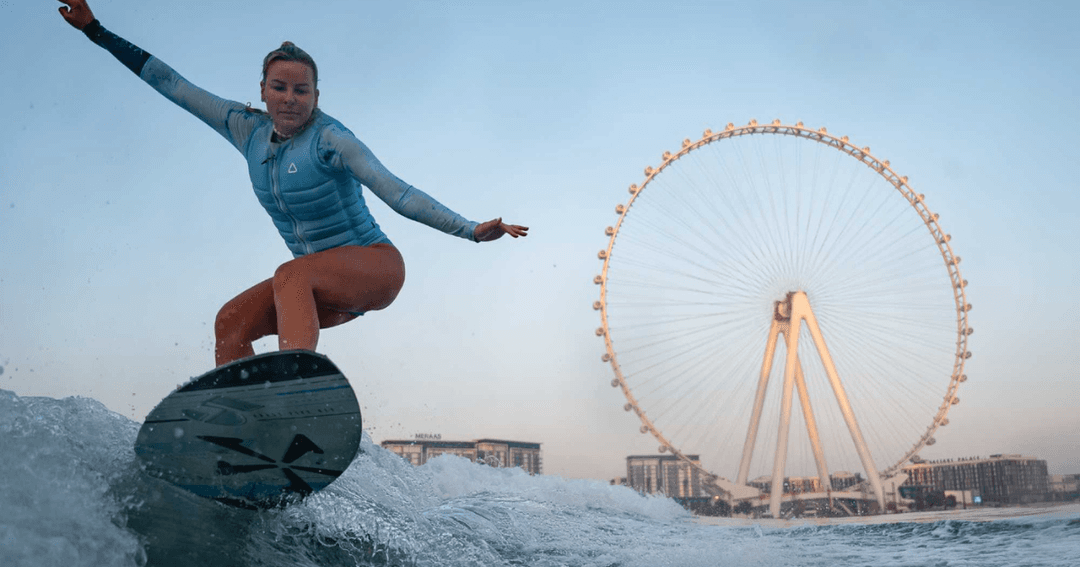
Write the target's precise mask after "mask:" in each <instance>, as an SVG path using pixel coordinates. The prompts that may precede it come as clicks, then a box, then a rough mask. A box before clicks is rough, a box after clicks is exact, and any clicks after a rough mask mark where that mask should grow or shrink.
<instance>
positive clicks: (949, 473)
mask: <svg viewBox="0 0 1080 567" xmlns="http://www.w3.org/2000/svg"><path fill="white" fill-rule="evenodd" d="M903 472H904V473H906V474H907V475H908V479H907V481H906V482H904V484H903V486H929V487H934V488H937V489H939V490H970V491H972V493H973V494H974V495H976V496H980V497H981V499H982V501H983V502H995V503H1000V504H1022V503H1025V502H1040V501H1043V500H1045V499H1046V498H1047V496H1048V491H1049V475H1047V472H1046V461H1043V460H1039V459H1036V458H1034V457H1024V456H1021V455H990V457H989V458H982V457H970V458H967V459H956V460H953V459H948V460H942V461H927V462H922V463H915V464H911V465H908V466H905V467H904V468H903Z"/></svg>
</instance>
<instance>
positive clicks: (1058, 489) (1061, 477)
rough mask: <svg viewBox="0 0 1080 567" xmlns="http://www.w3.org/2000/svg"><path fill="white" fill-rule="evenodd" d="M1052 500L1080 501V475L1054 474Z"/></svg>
mask: <svg viewBox="0 0 1080 567" xmlns="http://www.w3.org/2000/svg"><path fill="white" fill-rule="evenodd" d="M1049 491H1050V500H1080V474H1052V475H1050V480H1049Z"/></svg>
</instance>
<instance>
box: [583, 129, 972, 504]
mask: <svg viewBox="0 0 1080 567" xmlns="http://www.w3.org/2000/svg"><path fill="white" fill-rule="evenodd" d="M615 212H616V213H617V215H618V219H617V220H616V222H615V223H614V225H613V226H609V227H608V228H607V229H606V232H605V233H606V235H607V236H608V237H609V239H608V244H607V248H605V249H603V250H601V251H600V253H599V257H600V259H601V260H603V270H602V272H601V274H600V275H598V276H596V278H595V279H594V282H595V283H596V284H598V285H599V286H600V299H599V301H596V302H595V303H594V304H593V307H594V309H596V310H598V311H599V312H600V317H601V322H602V324H601V326H600V327H599V328H598V329H597V330H596V333H597V335H599V336H601V337H603V339H604V342H605V345H606V349H607V352H606V353H604V355H603V360H604V361H605V362H608V363H610V365H611V367H612V369H613V371H614V373H615V378H614V379H613V380H612V381H611V384H612V386H614V387H618V388H621V389H622V392H623V394H624V395H625V397H626V400H627V402H626V405H625V406H624V408H625V409H626V410H627V411H632V412H635V413H636V414H637V416H638V417H639V418H640V420H641V428H640V430H641V433H644V434H652V435H653V436H654V437H655V438H656V439H657V440H658V441H659V442H660V446H659V450H660V451H661V452H668V453H672V454H674V455H676V456H678V457H679V458H682V459H684V460H686V461H688V462H691V463H692V464H694V466H697V467H699V468H700V469H701V470H702V471H703V472H704V473H706V475H707V477H708V478H711V479H713V480H714V481H715V482H716V484H717V486H720V487H721V488H722V489H724V490H726V491H728V493H729V494H730V493H733V492H734V491H735V490H736V489H737V488H739V487H745V486H746V485H748V484H750V483H752V482H753V481H755V480H758V481H761V480H762V479H766V480H769V481H771V482H773V484H772V485H771V486H779V482H780V481H782V479H783V478H785V477H789V476H792V477H793V476H799V475H805V476H807V477H811V478H813V477H816V478H818V479H819V480H820V482H821V484H822V485H824V486H829V485H830V484H831V481H830V480H829V478H830V475H832V474H834V473H836V474H839V473H840V472H841V471H843V472H846V473H849V476H850V475H851V474H854V473H858V474H860V475H864V478H865V480H867V481H868V482H869V485H870V487H871V489H872V490H871V492H872V493H874V494H876V499H877V500H878V501H879V502H880V503H882V504H883V496H882V486H881V479H882V478H889V477H891V476H893V475H895V474H896V473H898V472H899V471H900V468H901V467H902V466H904V465H905V464H906V463H908V462H909V461H917V460H918V459H919V456H918V453H919V451H920V450H921V449H922V448H923V447H925V446H928V445H933V444H934V442H935V438H934V435H935V432H936V431H937V430H938V428H939V427H942V426H945V425H947V424H948V418H947V414H948V412H949V409H950V408H951V407H952V406H953V405H955V404H957V403H959V401H960V400H959V397H958V396H957V389H958V386H959V384H960V383H962V382H964V381H965V380H966V379H967V376H966V375H965V374H964V363H965V361H966V360H967V359H968V358H970V356H971V353H970V352H969V351H968V336H969V335H970V334H971V333H972V329H971V327H970V326H968V312H969V311H970V309H971V305H970V304H969V303H968V302H967V299H966V294H965V286H966V285H967V282H966V281H965V280H964V279H963V278H962V277H961V274H960V268H959V265H960V257H959V256H957V255H955V254H954V253H953V249H952V246H951V244H950V240H951V237H950V236H949V235H948V234H946V233H945V232H944V231H943V230H942V228H941V226H940V224H939V222H938V215H937V214H935V213H933V212H931V211H930V210H929V208H928V207H927V205H926V202H925V199H924V196H923V195H921V194H918V193H916V192H915V191H914V190H913V189H912V188H911V186H910V185H909V184H908V181H907V178H906V177H901V176H899V175H898V174H896V173H895V172H894V171H893V169H892V167H891V166H890V164H889V162H888V161H882V160H879V159H877V158H876V157H874V156H872V155H871V154H870V149H869V148H866V147H864V148H859V147H857V146H855V145H853V144H851V143H850V142H849V141H848V138H847V137H846V136H844V137H836V136H833V135H830V134H828V133H827V132H826V130H825V128H821V129H818V130H812V129H810V128H806V127H804V126H803V124H802V123H801V122H799V123H797V124H795V125H794V126H790V125H783V124H781V123H780V122H779V121H774V122H772V123H771V124H769V125H762V124H758V123H757V122H756V121H751V122H750V123H749V124H748V125H746V126H741V127H736V126H734V125H732V124H728V125H727V127H726V128H725V129H724V130H723V131H720V132H712V131H711V130H706V131H705V133H704V135H703V137H702V138H701V139H699V140H698V141H696V142H693V141H691V140H689V139H687V140H684V141H683V143H682V147H681V148H680V149H679V150H678V151H677V152H674V153H672V152H665V153H664V154H663V158H662V162H661V163H660V165H659V166H658V167H647V168H645V178H644V181H642V182H641V184H640V185H636V184H635V185H631V186H630V196H629V200H628V201H627V202H626V203H625V204H620V205H618V206H617V207H616V208H615ZM800 432H802V433H800ZM690 455H694V456H696V457H698V458H697V459H691V458H690ZM759 485H760V483H759ZM780 493H781V491H780V490H777V491H772V492H770V494H771V502H770V506H771V507H772V509H773V511H774V513H773V515H774V516H776V515H777V513H778V512H779V502H780V500H779V499H780V497H781V496H780Z"/></svg>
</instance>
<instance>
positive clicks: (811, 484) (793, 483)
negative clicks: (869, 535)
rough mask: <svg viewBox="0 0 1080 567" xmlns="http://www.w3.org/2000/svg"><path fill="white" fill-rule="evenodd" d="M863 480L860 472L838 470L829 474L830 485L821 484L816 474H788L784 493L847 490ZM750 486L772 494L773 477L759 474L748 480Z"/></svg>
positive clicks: (785, 479)
mask: <svg viewBox="0 0 1080 567" xmlns="http://www.w3.org/2000/svg"><path fill="white" fill-rule="evenodd" d="M862 481H863V478H862V475H861V474H859V473H854V474H852V473H849V472H847V471H837V472H834V473H832V474H830V475H829V484H830V486H829V487H824V486H822V485H821V479H820V478H818V477H816V476H788V477H784V494H807V493H816V492H826V488H828V489H829V490H847V489H850V488H852V487H854V486H856V485H858V484H859V483H860V482H862ZM747 484H749V485H750V486H753V487H754V488H757V489H758V490H760V491H761V492H762V493H764V494H771V490H772V477H771V476H759V477H758V478H755V479H754V480H751V481H750V482H748V483H747Z"/></svg>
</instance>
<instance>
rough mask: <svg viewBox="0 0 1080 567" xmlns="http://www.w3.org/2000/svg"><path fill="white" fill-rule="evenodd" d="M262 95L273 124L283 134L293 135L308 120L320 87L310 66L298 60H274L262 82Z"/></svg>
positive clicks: (316, 103)
mask: <svg viewBox="0 0 1080 567" xmlns="http://www.w3.org/2000/svg"><path fill="white" fill-rule="evenodd" d="M261 86H262V99H263V102H265V103H266V111H267V112H269V113H270V118H272V119H273V120H274V128H275V129H276V130H277V131H278V134H281V135H282V136H292V135H293V134H295V133H297V132H298V131H300V128H301V127H303V126H304V124H307V121H308V118H311V113H312V112H314V111H315V106H316V105H318V104H319V91H318V89H316V88H315V74H314V73H313V72H312V70H311V67H308V66H307V65H306V64H304V63H301V62H299V61H280V60H279V61H274V62H272V63H270V67H269V68H267V70H266V81H264V82H263V83H262V85H261Z"/></svg>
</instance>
